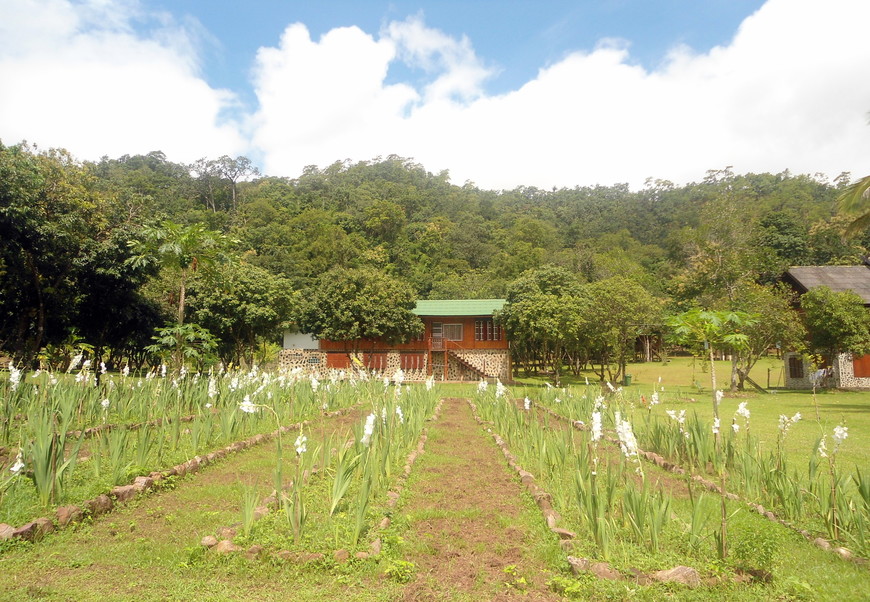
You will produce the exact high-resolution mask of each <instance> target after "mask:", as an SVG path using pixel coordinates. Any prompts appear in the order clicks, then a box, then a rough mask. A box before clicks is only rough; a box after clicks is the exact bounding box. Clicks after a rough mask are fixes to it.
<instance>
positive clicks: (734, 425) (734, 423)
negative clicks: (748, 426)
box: [731, 418, 740, 433]
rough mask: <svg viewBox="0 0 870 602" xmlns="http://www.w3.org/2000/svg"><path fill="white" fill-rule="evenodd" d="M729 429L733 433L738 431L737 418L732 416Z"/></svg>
mask: <svg viewBox="0 0 870 602" xmlns="http://www.w3.org/2000/svg"><path fill="white" fill-rule="evenodd" d="M731 430H732V431H734V432H735V433H737V432H739V431H740V425H739V424H737V420H735V419H733V418H732V419H731Z"/></svg>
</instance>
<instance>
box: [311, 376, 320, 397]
mask: <svg viewBox="0 0 870 602" xmlns="http://www.w3.org/2000/svg"><path fill="white" fill-rule="evenodd" d="M318 387H320V381H319V380H317V377H316V376H314V375H313V374H312V375H311V390H312V391H313V392H315V393H317V388H318Z"/></svg>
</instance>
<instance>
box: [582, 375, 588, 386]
mask: <svg viewBox="0 0 870 602" xmlns="http://www.w3.org/2000/svg"><path fill="white" fill-rule="evenodd" d="M583 378H584V379H586V386H587V387H588V386H589V377H588V376H584V377H583Z"/></svg>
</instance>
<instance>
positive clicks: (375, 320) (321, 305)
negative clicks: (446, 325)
mask: <svg viewBox="0 0 870 602" xmlns="http://www.w3.org/2000/svg"><path fill="white" fill-rule="evenodd" d="M303 297H304V299H305V300H304V301H302V302H301V303H300V307H299V311H298V313H297V314H296V322H297V325H298V326H299V330H300V331H302V332H304V333H307V334H311V335H312V336H314V338H316V339H326V340H330V341H341V342H343V343H344V347H345V351H346V352H347V353H348V356H350V355H351V353H352V354H354V355H357V354H359V352H360V348H361V345H362V342H363V340H368V341H371V342H372V343H374V341H375V340H380V341H383V342H386V343H390V344H395V343H402V342H406V341H408V340H409V339H410V338H412V337H415V336H420V335H422V334H423V322H422V321H421V320H420V318H419V317H417V316H416V315H415V314H414V313H413V311H412V310H413V309H414V307H415V306H416V296H415V294H414V291H413V290H412V289H411V287H410V286H408V285H407V284H405V283H404V282H402V281H400V280H397V279H395V278H392V277H390V276H388V275H387V274H385V273H383V272H381V271H378V270H375V269H372V268H357V269H347V268H334V269H332V270H330V271H328V272H326V273H325V274H323V275H322V276H321V277H320V278H319V279H318V280H317V283H316V284H315V285H314V286H313V287H311V288H310V289H309V290H308V291H306V292H305V294H304V295H303Z"/></svg>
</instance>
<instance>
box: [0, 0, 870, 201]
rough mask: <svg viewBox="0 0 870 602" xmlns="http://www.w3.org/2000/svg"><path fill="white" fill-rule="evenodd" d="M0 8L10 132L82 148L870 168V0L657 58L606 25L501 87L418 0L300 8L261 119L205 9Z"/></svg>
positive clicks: (489, 177)
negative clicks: (228, 81)
mask: <svg viewBox="0 0 870 602" xmlns="http://www.w3.org/2000/svg"><path fill="white" fill-rule="evenodd" d="M0 14H2V15H3V17H2V18H0V82H2V83H0V139H2V140H3V142H4V143H7V144H8V143H13V142H17V141H18V140H20V139H28V140H30V141H33V142H37V143H39V144H40V145H41V146H43V147H45V146H62V147H66V148H68V149H69V150H71V151H72V152H73V153H74V154H76V155H77V156H79V157H82V158H97V157H99V156H101V155H104V154H107V155H110V156H118V155H121V154H125V153H139V152H148V151H151V150H158V149H159V150H163V151H164V152H166V154H167V155H168V156H169V158H170V159H172V160H175V161H188V160H193V159H196V158H198V157H201V156H211V157H216V156H219V155H222V154H230V155H234V154H240V153H245V154H249V155H250V156H257V157H262V159H263V165H262V167H263V168H264V170H265V171H266V172H268V173H271V174H276V175H287V176H291V177H292V176H296V175H298V174H299V173H300V172H301V170H302V168H303V167H304V166H305V165H309V164H317V165H321V166H322V165H328V164H330V163H332V162H334V161H336V160H343V159H346V158H349V159H352V160H365V159H371V158H373V157H375V156H378V155H388V154H392V153H395V154H399V155H403V156H407V157H412V158H414V159H415V160H416V161H418V162H420V163H422V164H423V165H424V166H426V168H427V169H429V170H431V171H433V172H437V171H440V170H442V169H448V170H450V173H451V174H452V177H453V180H454V181H455V182H458V183H462V182H463V181H465V180H472V181H474V182H476V183H477V184H478V185H480V186H482V187H486V188H513V187H515V186H517V185H530V186H539V187H542V188H549V187H551V186H568V187H571V186H574V185H590V184H595V183H601V184H612V183H615V182H629V183H630V184H631V185H632V186H634V187H638V186H640V185H642V183H643V181H644V179H645V178H647V177H654V178H662V179H670V180H673V181H675V182H677V183H682V182H686V181H690V180H699V179H701V178H703V177H704V174H705V172H706V170H708V169H721V168H723V167H725V166H728V165H732V166H734V170H735V171H736V172H746V171H756V172H758V171H772V172H779V171H782V170H784V169H790V170H791V171H792V172H797V173H815V172H824V173H827V174H828V175H829V176H832V177H833V176H836V175H837V174H838V173H839V172H841V171H852V172H854V173H855V175H863V174H865V173H868V172H870V153H868V151H870V126H868V125H867V113H868V111H870V78H867V77H866V74H865V72H866V66H867V65H870V44H867V43H866V35H865V32H864V30H863V26H864V24H866V23H867V22H870V3H867V2H865V1H864V0H829V1H827V2H825V3H824V4H821V3H818V2H816V1H814V0H769V2H768V3H767V4H765V5H764V6H763V7H762V8H761V9H760V10H759V11H758V12H757V13H756V14H754V15H752V16H751V17H749V18H747V19H746V20H745V21H744V23H743V24H742V26H741V27H740V29H739V31H738V32H736V34H735V36H734V38H733V40H732V41H731V42H730V43H728V44H727V45H724V46H721V47H717V48H714V49H712V50H711V51H709V52H695V51H693V50H692V49H689V48H685V47H679V46H677V47H675V48H673V50H672V51H671V53H670V54H669V56H668V57H667V58H666V60H665V61H664V62H663V64H662V65H661V66H660V67H659V68H657V69H655V70H647V69H644V68H642V67H639V66H637V65H636V64H635V62H634V61H633V60H632V57H631V54H630V45H629V43H628V42H625V41H612V40H602V41H601V43H600V44H599V46H598V47H596V48H594V49H591V50H586V51H580V50H578V51H575V52H572V53H569V54H567V55H566V56H565V57H564V58H563V59H561V60H559V61H556V62H554V63H552V64H550V65H548V66H546V67H545V68H542V69H541V70H540V72H539V73H538V74H537V76H536V77H535V78H534V79H533V80H531V81H529V82H527V83H526V84H525V85H524V86H522V87H521V88H519V89H517V90H514V91H511V92H509V93H505V94H501V95H488V94H487V93H486V91H485V84H486V82H487V80H488V79H490V78H492V77H495V75H496V72H495V70H494V69H493V68H492V67H491V66H490V65H489V64H488V62H487V61H486V60H483V59H481V58H480V57H478V56H477V55H476V53H475V51H474V48H473V40H469V39H467V38H465V37H460V38H457V37H453V36H451V35H448V34H447V33H445V32H443V31H439V30H437V29H433V28H431V27H427V26H426V25H425V23H424V21H423V18H422V17H420V16H417V17H410V18H408V19H406V20H404V21H397V22H392V23H388V24H386V25H385V26H384V27H383V29H382V30H381V31H380V32H377V33H376V34H371V33H367V32H363V31H362V30H360V29H359V28H357V27H344V28H338V29H334V30H331V31H329V32H327V33H326V34H324V35H323V36H321V37H320V38H319V39H317V40H312V39H311V36H310V34H309V32H308V30H307V29H306V27H305V26H304V25H303V24H294V25H290V26H289V27H287V29H286V30H285V32H284V34H283V36H282V37H281V39H280V41H279V42H278V43H277V45H275V46H274V47H270V46H264V47H262V48H261V49H260V51H259V52H258V54H257V58H256V61H255V65H254V69H253V72H254V76H253V86H254V90H255V93H256V95H257V99H258V101H259V107H258V108H257V110H256V112H255V113H253V114H251V115H249V116H248V117H247V119H246V120H245V122H244V123H237V122H233V121H228V120H226V119H225V118H224V117H225V116H226V114H227V111H228V110H230V109H235V110H236V111H237V112H238V110H239V105H238V102H237V98H236V96H235V95H234V94H233V93H231V92H229V91H226V90H218V89H214V88H212V87H211V86H209V85H208V84H207V83H206V81H205V78H204V76H203V74H202V73H201V69H200V52H199V48H200V46H201V45H202V43H203V38H204V37H207V34H204V33H203V32H202V31H201V29H200V27H201V26H198V25H197V24H196V23H195V22H193V21H184V22H179V21H178V19H176V18H173V17H171V16H170V15H168V14H163V13H154V12H151V11H149V10H148V9H147V5H145V4H140V3H139V2H138V1H137V0H118V1H112V0H84V1H81V2H77V1H75V0H0ZM143 24H144V25H143ZM398 66H401V67H404V71H403V70H399V71H398V72H397V71H392V72H391V69H394V68H396V67H398ZM406 72H407V73H410V75H409V76H407V77H403V81H397V79H398V75H397V73H406Z"/></svg>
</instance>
